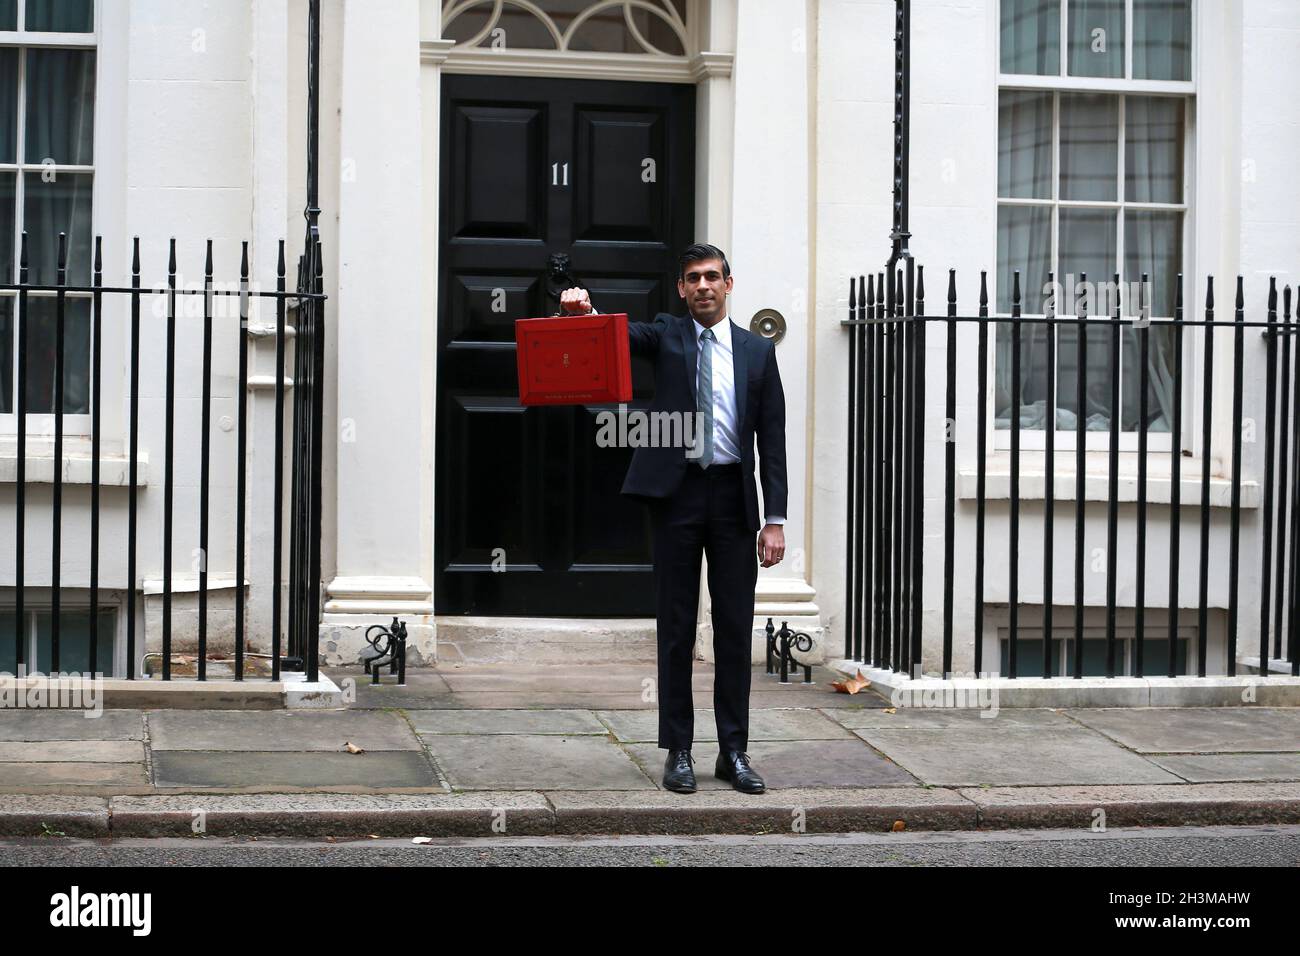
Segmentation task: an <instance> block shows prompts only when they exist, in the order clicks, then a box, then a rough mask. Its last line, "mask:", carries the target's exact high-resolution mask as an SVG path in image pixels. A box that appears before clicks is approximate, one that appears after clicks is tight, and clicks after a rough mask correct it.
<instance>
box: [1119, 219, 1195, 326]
mask: <svg viewBox="0 0 1300 956" xmlns="http://www.w3.org/2000/svg"><path fill="white" fill-rule="evenodd" d="M1182 268H1183V214H1182V213H1181V212H1155V211H1147V210H1139V209H1128V210H1125V212H1124V273H1125V281H1126V282H1128V283H1134V282H1139V281H1141V279H1142V273H1144V272H1145V273H1147V275H1148V277H1149V280H1150V281H1149V284H1148V286H1147V287H1146V290H1145V293H1144V295H1146V296H1149V298H1147V299H1146V302H1147V305H1149V306H1150V309H1151V315H1152V316H1154V317H1155V318H1157V319H1172V318H1173V317H1174V288H1175V285H1176V284H1177V280H1178V273H1179V272H1181V271H1182ZM1124 312H1125V313H1126V314H1128V315H1136V314H1137V303H1136V302H1132V301H1130V302H1126V303H1125V304H1124Z"/></svg>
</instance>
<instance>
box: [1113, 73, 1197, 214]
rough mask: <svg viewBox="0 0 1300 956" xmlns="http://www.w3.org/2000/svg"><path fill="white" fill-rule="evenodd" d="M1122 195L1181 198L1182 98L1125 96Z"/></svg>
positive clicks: (1142, 198) (1148, 198) (1146, 198)
mask: <svg viewBox="0 0 1300 956" xmlns="http://www.w3.org/2000/svg"><path fill="white" fill-rule="evenodd" d="M1125 113H1126V119H1125V125H1124V198H1125V199H1127V200H1128V201H1130V202H1169V203H1180V202H1182V201H1183V135H1184V134H1183V100H1181V99H1175V98H1173V97H1169V96H1130V97H1128V98H1127V99H1126V100H1125Z"/></svg>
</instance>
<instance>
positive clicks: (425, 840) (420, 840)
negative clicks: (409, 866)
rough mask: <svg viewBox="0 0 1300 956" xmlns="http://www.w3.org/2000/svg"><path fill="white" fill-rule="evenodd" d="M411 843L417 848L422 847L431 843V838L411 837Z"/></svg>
mask: <svg viewBox="0 0 1300 956" xmlns="http://www.w3.org/2000/svg"><path fill="white" fill-rule="evenodd" d="M411 842H412V843H414V844H416V845H417V846H424V845H425V844H426V843H432V842H433V837H412V838H411Z"/></svg>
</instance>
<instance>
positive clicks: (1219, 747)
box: [1066, 707, 1300, 753]
mask: <svg viewBox="0 0 1300 956" xmlns="http://www.w3.org/2000/svg"><path fill="white" fill-rule="evenodd" d="M1066 713H1067V714H1069V715H1070V717H1072V718H1073V719H1074V720H1077V721H1078V722H1079V723H1081V724H1084V725H1086V726H1088V727H1091V728H1093V729H1094V730H1096V731H1098V732H1099V733H1103V734H1105V735H1106V736H1108V737H1110V738H1111V739H1113V740H1116V741H1118V742H1119V743H1121V744H1123V745H1124V746H1125V747H1128V748H1130V749H1132V750H1136V751H1137V752H1138V753H1250V752H1265V751H1274V752H1289V753H1300V708H1296V707H1142V708H1137V709H1132V710H1125V709H1118V708H1116V709H1105V710H1069V711H1066Z"/></svg>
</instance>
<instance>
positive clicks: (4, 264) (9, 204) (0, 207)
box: [0, 173, 18, 283]
mask: <svg viewBox="0 0 1300 956" xmlns="http://www.w3.org/2000/svg"><path fill="white" fill-rule="evenodd" d="M17 179H18V174H17V173H0V282H3V283H10V282H14V281H15V280H16V278H17V274H16V273H15V272H14V211H15V210H14V205H15V203H16V201H17V199H16V196H17V194H16V193H15V192H14V185H15V183H16V182H17Z"/></svg>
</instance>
